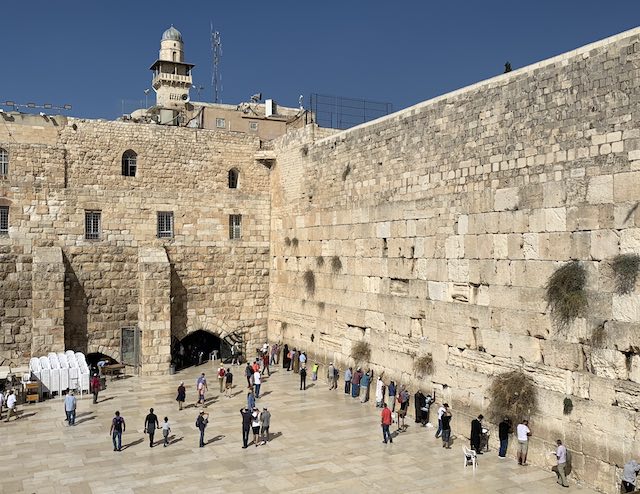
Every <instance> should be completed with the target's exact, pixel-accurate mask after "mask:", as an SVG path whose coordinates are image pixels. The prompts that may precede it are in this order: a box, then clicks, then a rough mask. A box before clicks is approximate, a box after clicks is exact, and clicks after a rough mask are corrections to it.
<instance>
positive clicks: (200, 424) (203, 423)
mask: <svg viewBox="0 0 640 494" xmlns="http://www.w3.org/2000/svg"><path fill="white" fill-rule="evenodd" d="M208 423H209V414H208V413H204V410H201V411H200V414H199V415H198V418H197V419H196V427H197V428H198V430H199V431H200V442H199V443H198V445H199V446H200V447H201V448H204V431H205V430H206V428H207V424H208Z"/></svg>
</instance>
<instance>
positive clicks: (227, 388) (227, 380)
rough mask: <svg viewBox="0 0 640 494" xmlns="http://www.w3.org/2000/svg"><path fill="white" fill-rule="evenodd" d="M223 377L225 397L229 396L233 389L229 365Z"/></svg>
mask: <svg viewBox="0 0 640 494" xmlns="http://www.w3.org/2000/svg"><path fill="white" fill-rule="evenodd" d="M224 379H225V385H224V386H225V395H226V396H227V398H231V390H232V389H233V374H232V373H231V367H229V368H228V369H227V372H226V373H225V375H224Z"/></svg>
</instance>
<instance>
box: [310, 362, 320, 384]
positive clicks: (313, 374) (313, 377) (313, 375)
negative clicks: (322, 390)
mask: <svg viewBox="0 0 640 494" xmlns="http://www.w3.org/2000/svg"><path fill="white" fill-rule="evenodd" d="M318 367H320V366H319V365H318V362H315V363H314V364H313V367H311V380H312V381H316V380H317V379H318Z"/></svg>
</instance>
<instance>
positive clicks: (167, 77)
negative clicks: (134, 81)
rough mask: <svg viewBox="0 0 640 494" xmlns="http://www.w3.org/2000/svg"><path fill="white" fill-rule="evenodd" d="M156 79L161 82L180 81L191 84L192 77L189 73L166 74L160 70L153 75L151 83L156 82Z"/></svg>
mask: <svg viewBox="0 0 640 494" xmlns="http://www.w3.org/2000/svg"><path fill="white" fill-rule="evenodd" d="M158 81H163V82H182V83H185V84H191V82H192V79H191V76H190V75H178V74H167V73H164V72H160V73H158V74H156V75H154V76H153V81H152V84H154V85H155V84H156V82H158Z"/></svg>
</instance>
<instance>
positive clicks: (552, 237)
mask: <svg viewBox="0 0 640 494" xmlns="http://www.w3.org/2000/svg"><path fill="white" fill-rule="evenodd" d="M639 75H640V30H638V29H636V30H633V31H629V32H626V33H623V34H621V35H618V36H616V37H613V38H609V39H607V40H604V41H602V42H599V43H595V44H593V45H589V46H586V47H584V48H581V49H579V50H576V51H574V52H570V53H567V54H565V55H562V56H559V57H556V58H553V59H550V60H548V61H544V62H541V63H538V64H536V65H533V66H531V67H526V68H524V69H521V70H517V71H514V72H511V73H509V74H505V75H502V76H499V77H496V78H494V79H491V80H488V81H485V82H482V83H479V84H476V85H474V86H471V87H468V88H465V89H462V90H459V91H456V92H453V93H450V94H447V95H444V96H441V97H439V98H436V99H434V100H431V101H427V102H424V103H421V104H419V105H416V106H414V107H412V108H409V109H406V110H403V111H401V112H398V113H396V114H394V115H391V116H389V117H385V118H383V119H380V120H378V121H375V122H372V123H369V124H364V125H362V126H359V127H356V128H354V129H351V130H348V131H345V132H340V133H335V132H326V131H322V132H320V131H319V129H314V128H312V127H307V128H305V129H303V130H300V131H298V132H297V133H295V134H288V135H286V136H284V137H282V138H281V139H279V140H277V141H276V142H275V143H274V150H275V152H276V155H277V160H276V164H275V167H274V169H273V171H272V175H271V180H272V182H271V207H272V209H271V231H272V234H271V276H270V298H269V335H270V337H271V338H272V339H283V340H285V341H287V342H288V343H289V344H290V345H294V346H299V347H302V348H304V349H306V350H308V351H309V352H310V353H312V354H314V355H316V356H318V357H319V358H325V359H326V360H333V361H334V362H335V361H338V362H339V365H340V366H342V367H344V366H346V365H347V364H349V365H351V364H352V363H353V360H352V359H351V358H350V354H351V347H352V345H353V344H354V343H355V342H358V341H366V342H369V343H370V348H371V357H370V362H368V363H366V365H368V366H369V365H370V366H371V367H372V368H373V369H374V370H375V372H376V373H378V374H380V373H384V376H385V377H386V378H394V379H396V380H399V381H401V382H403V383H409V384H410V385H411V386H412V387H415V386H418V385H419V386H422V387H423V388H424V389H425V390H426V391H431V390H432V389H434V388H435V389H436V392H437V398H438V401H439V402H441V401H443V400H444V401H448V402H449V403H450V404H452V405H453V408H454V414H455V416H456V424H457V425H454V426H455V428H456V430H457V431H462V432H463V433H464V431H466V430H467V424H468V422H467V419H470V418H471V417H473V416H475V415H477V414H478V413H479V412H481V411H484V410H486V406H487V404H488V400H489V396H488V395H487V390H488V387H489V384H490V383H491V382H492V379H493V377H494V376H496V375H498V374H501V373H504V372H506V371H510V370H512V369H522V370H523V371H524V372H525V373H526V374H527V375H529V376H530V377H531V378H532V379H533V381H534V382H535V385H536V388H537V392H538V399H539V403H540V406H539V410H540V411H539V412H534V411H532V417H531V421H532V424H533V432H534V437H533V444H532V447H531V448H530V452H531V455H532V459H533V461H534V462H538V463H544V462H545V461H546V460H545V458H544V455H545V454H546V452H547V451H549V450H550V449H551V447H552V446H551V445H552V442H553V441H554V440H555V439H557V438H562V439H563V440H564V442H565V443H566V444H568V445H569V448H570V449H571V450H572V451H573V452H574V455H573V464H574V471H575V472H576V475H577V476H578V478H580V479H582V480H584V481H585V482H587V483H588V484H590V485H593V486H596V487H598V488H600V489H603V490H606V491H609V492H613V491H614V488H615V487H614V486H615V484H616V472H617V471H619V468H620V467H621V466H622V465H623V463H624V462H625V460H626V459H628V458H630V457H632V456H637V455H638V454H639V453H640V449H639V446H638V445H639V444H640V443H639V442H638V440H639V439H640V437H639V434H640V429H639V427H638V423H637V420H636V415H637V413H636V412H637V410H638V409H640V353H639V351H638V348H639V346H640V344H639V343H638V342H639V341H640V339H639V336H640V291H638V289H636V290H634V291H632V292H631V293H629V294H619V293H617V292H616V290H615V284H614V281H613V280H614V276H613V273H612V269H611V262H612V260H613V259H614V258H615V256H617V255H618V254H621V253H639V249H640V228H639V226H640V216H639V215H640V213H639V212H638V211H639V210H638V207H637V206H638V200H639V198H640V85H639V84H638V77H639ZM293 239H295V243H294V242H293ZM336 256H337V257H338V258H339V266H340V269H334V268H333V265H334V262H333V259H334V258H335V257H336ZM571 260H577V261H578V262H579V265H580V266H582V267H583V268H584V270H585V271H586V278H585V279H586V286H585V294H586V295H585V298H586V301H587V308H586V310H585V311H584V313H582V314H580V316H579V317H577V318H575V319H572V320H571V323H570V324H569V326H568V327H566V328H559V327H557V326H556V325H555V324H554V323H553V319H552V318H551V317H550V313H549V307H548V306H547V283H548V281H549V279H550V277H551V275H552V274H553V273H554V272H555V271H556V270H557V269H558V268H559V267H561V266H563V265H565V264H566V263H568V262H569V261H571ZM309 273H311V274H309ZM311 278H313V290H310V289H309V280H310V279H311ZM429 354H431V355H432V356H433V372H432V375H430V376H427V377H426V378H423V379H419V378H418V377H417V376H416V371H415V367H414V361H415V359H417V358H419V357H421V356H424V355H429ZM566 398H568V399H570V400H571V402H572V405H573V409H572V410H571V411H570V414H568V415H565V413H563V412H564V411H565V410H566V407H564V406H563V403H564V402H565V399H566Z"/></svg>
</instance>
